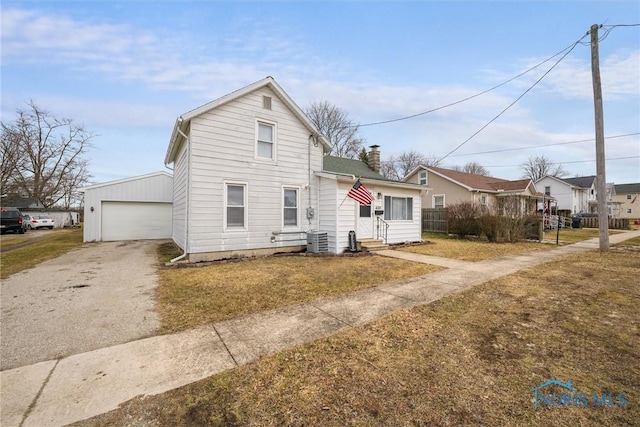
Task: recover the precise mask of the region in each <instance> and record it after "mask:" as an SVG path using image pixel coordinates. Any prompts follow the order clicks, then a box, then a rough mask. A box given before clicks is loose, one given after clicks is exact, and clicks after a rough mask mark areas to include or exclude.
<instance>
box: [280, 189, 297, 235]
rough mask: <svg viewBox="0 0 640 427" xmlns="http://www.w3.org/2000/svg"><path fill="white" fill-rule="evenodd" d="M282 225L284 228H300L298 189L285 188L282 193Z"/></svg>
mask: <svg viewBox="0 0 640 427" xmlns="http://www.w3.org/2000/svg"><path fill="white" fill-rule="evenodd" d="M282 218H283V222H282V225H283V226H284V227H297V226H298V189H297V188H286V187H285V188H283V191H282Z"/></svg>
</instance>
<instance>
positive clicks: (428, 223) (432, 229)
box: [422, 209, 449, 233]
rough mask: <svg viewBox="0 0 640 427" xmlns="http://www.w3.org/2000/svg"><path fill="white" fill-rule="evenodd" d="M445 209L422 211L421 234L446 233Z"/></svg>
mask: <svg viewBox="0 0 640 427" xmlns="http://www.w3.org/2000/svg"><path fill="white" fill-rule="evenodd" d="M448 231H449V230H448V228H447V209H422V232H423V233H424V232H429V233H447V232H448Z"/></svg>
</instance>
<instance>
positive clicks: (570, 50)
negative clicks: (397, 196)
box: [439, 33, 588, 161]
mask: <svg viewBox="0 0 640 427" xmlns="http://www.w3.org/2000/svg"><path fill="white" fill-rule="evenodd" d="M587 35H588V33H587V34H585V35H584V36H582V37H581V38H580V39H579V40H577V41H576V42H575V43H573V45H571V47H570V48H569V49H568V50H567V49H565V50H567V52H566V53H565V54H564V55H562V56H561V57H560V59H558V60H557V61H556V62H555V64H553V65H552V66H551V68H549V69H548V70H547V71H546V72H545V73H544V74H543V75H542V76H541V77H540V78H539V79H538V80H536V81H535V82H534V83H533V84H532V85H531V86H530V87H529V88H528V89H527V90H525V91H524V92H523V93H522V94H521V95H520V96H518V97H517V98H516V99H515V101H513V102H512V103H511V104H509V105H508V106H507V107H506V108H504V109H503V110H502V111H501V112H500V113H498V114H497V115H496V116H495V117H494V118H492V119H491V120H489V121H488V122H487V123H486V124H485V125H484V126H482V127H481V128H480V129H478V130H477V131H476V132H474V133H473V134H472V135H471V136H470V137H469V138H467V139H466V140H464V141H463V142H462V143H460V144H458V146H456V147H455V148H454V149H453V150H451V151H449V152H448V153H447V154H445V155H444V156H443V157H441V158H440V159H439V160H440V161H442V160H444V159H446V158H447V157H449V156H450V155H451V154H453V153H455V152H456V151H457V150H458V149H460V148H461V147H462V146H464V145H465V144H466V143H467V142H469V141H471V140H472V139H473V138H474V137H475V136H476V135H478V134H479V133H480V132H482V131H483V130H484V129H486V128H487V127H488V126H489V125H490V124H491V123H493V122H495V121H496V120H498V118H499V117H500V116H502V115H503V114H504V113H505V112H506V111H507V110H508V109H509V108H511V107H513V106H514V105H515V104H516V103H517V102H518V101H520V100H521V99H522V98H523V97H524V96H525V95H526V94H527V93H529V92H530V91H531V90H532V89H533V88H534V87H536V86H537V85H538V83H540V82H541V81H542V79H544V78H545V77H546V76H547V75H548V74H549V73H550V72H551V71H552V70H553V69H554V68H555V67H556V66H558V64H560V62H562V60H563V59H564V58H566V57H567V55H569V54H570V53H571V52H572V51H573V49H575V47H576V46H577V45H578V44H579V43H580V42H581V41H582V40H583V39H584V38H585V37H587Z"/></svg>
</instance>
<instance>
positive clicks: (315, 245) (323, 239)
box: [307, 230, 329, 253]
mask: <svg viewBox="0 0 640 427" xmlns="http://www.w3.org/2000/svg"><path fill="white" fill-rule="evenodd" d="M307 252H314V253H316V252H329V238H328V237H327V233H326V232H323V231H313V230H312V231H308V232H307Z"/></svg>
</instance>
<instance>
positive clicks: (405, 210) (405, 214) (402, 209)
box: [384, 196, 413, 221]
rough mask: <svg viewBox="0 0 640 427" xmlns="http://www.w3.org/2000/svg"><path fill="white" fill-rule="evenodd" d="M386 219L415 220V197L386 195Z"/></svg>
mask: <svg viewBox="0 0 640 427" xmlns="http://www.w3.org/2000/svg"><path fill="white" fill-rule="evenodd" d="M384 219H385V220H387V221H411V220H413V198H411V197H392V196H384Z"/></svg>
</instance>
